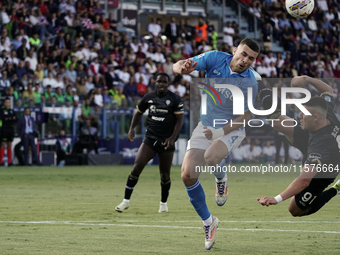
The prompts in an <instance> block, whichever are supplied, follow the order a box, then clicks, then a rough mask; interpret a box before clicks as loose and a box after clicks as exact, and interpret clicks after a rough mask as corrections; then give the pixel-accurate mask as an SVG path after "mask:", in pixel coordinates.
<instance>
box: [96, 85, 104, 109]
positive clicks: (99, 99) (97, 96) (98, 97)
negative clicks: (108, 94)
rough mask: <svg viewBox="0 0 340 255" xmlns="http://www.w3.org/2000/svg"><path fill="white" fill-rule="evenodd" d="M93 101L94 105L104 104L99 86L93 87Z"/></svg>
mask: <svg viewBox="0 0 340 255" xmlns="http://www.w3.org/2000/svg"><path fill="white" fill-rule="evenodd" d="M94 103H95V105H96V106H99V107H100V108H103V106H104V99H103V95H102V88H101V87H96V88H95V95H94Z"/></svg>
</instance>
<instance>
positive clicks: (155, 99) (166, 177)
mask: <svg viewBox="0 0 340 255" xmlns="http://www.w3.org/2000/svg"><path fill="white" fill-rule="evenodd" d="M169 82H170V77H169V75H167V74H166V73H159V74H158V75H157V77H156V91H153V92H150V93H148V94H145V95H144V97H143V98H142V100H141V101H140V102H139V104H138V105H137V112H136V113H135V115H134V116H133V118H132V123H131V126H130V130H129V133H128V139H129V140H130V141H133V139H134V136H135V131H134V129H135V127H136V126H137V125H138V123H139V122H140V120H141V118H142V117H143V113H144V112H145V111H146V110H147V109H149V114H148V118H147V131H146V134H145V139H144V140H143V143H142V145H141V146H140V147H139V150H138V153H137V156H136V159H135V163H134V166H133V168H132V171H131V173H130V175H129V177H128V179H127V183H126V187H125V196H124V200H123V202H122V203H120V204H119V205H118V206H117V207H116V208H115V210H116V211H117V212H123V211H124V210H126V209H128V208H129V205H130V197H131V194H132V191H133V189H134V187H135V185H136V184H137V182H138V178H139V175H140V174H141V173H142V171H143V169H144V167H145V166H146V164H147V163H148V162H149V161H150V160H151V159H152V158H153V157H154V156H155V155H156V153H158V159H159V171H160V176H161V202H160V206H159V211H158V212H160V213H162V212H168V206H167V199H168V196H169V190H170V185H171V181H170V168H171V164H172V158H173V155H174V151H175V145H174V144H175V142H176V140H177V138H178V134H179V132H180V131H181V128H182V125H183V112H184V110H183V101H182V99H181V98H180V97H179V96H178V95H176V94H174V93H172V92H171V91H169V90H168V86H169Z"/></svg>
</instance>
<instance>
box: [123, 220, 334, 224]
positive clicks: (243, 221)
mask: <svg viewBox="0 0 340 255" xmlns="http://www.w3.org/2000/svg"><path fill="white" fill-rule="evenodd" d="M117 222H140V223H143V222H144V223H157V222H164V223H172V222H173V223H176V222H182V223H188V222H202V221H199V220H173V221H172V220H117ZM220 222H226V223H288V224H291V223H293V224H313V223H314V224H324V223H329V224H340V221H289V220H288V221H261V220H260V221H256V220H249V221H247V220H220Z"/></svg>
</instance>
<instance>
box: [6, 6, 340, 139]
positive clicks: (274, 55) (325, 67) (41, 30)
mask: <svg viewBox="0 0 340 255" xmlns="http://www.w3.org/2000/svg"><path fill="white" fill-rule="evenodd" d="M240 2H243V4H244V5H245V6H246V8H247V10H248V14H249V15H250V16H251V15H253V16H256V17H257V19H258V20H259V22H258V24H257V26H258V28H259V29H260V31H261V36H260V41H259V43H260V44H261V47H262V51H261V54H260V55H259V56H258V58H257V59H256V61H255V63H254V65H253V68H254V69H255V70H256V71H257V72H258V73H260V74H261V75H262V77H264V78H265V77H270V78H277V79H278V82H275V86H278V87H279V88H280V87H281V86H289V82H282V81H279V78H287V79H290V78H291V77H294V76H297V75H309V76H312V77H317V78H324V79H327V82H328V84H329V85H331V86H332V87H333V90H334V94H335V95H336V107H337V109H339V107H340V100H339V86H340V84H339V82H338V80H337V79H335V78H340V63H339V50H340V48H339V39H340V38H339V37H340V33H339V30H340V6H339V4H338V3H337V1H336V0H328V1H326V0H318V1H315V2H316V7H315V9H314V11H313V13H312V14H311V15H310V17H309V18H308V19H294V18H292V17H291V16H289V15H287V12H286V10H285V7H284V1H278V0H262V1H249V0H242V1H240ZM221 3H222V1H218V0H215V1H213V4H214V5H215V6H216V5H217V6H219V5H221ZM0 8H1V14H0V25H1V30H0V31H1V35H0V69H1V74H0V75H1V77H0V92H1V97H2V98H4V97H10V98H12V99H13V105H14V107H19V108H20V107H25V106H29V107H72V106H73V107H74V108H75V109H76V118H77V121H78V122H80V123H82V122H84V121H85V120H86V119H90V120H91V121H92V124H93V125H98V122H99V117H98V116H99V115H98V113H100V112H101V110H102V109H120V108H124V109H126V108H134V107H135V105H136V104H137V103H138V100H139V99H140V98H141V97H142V96H143V95H144V94H145V93H148V92H150V91H153V90H155V74H156V73H157V72H166V73H168V74H169V75H170V77H171V85H170V87H169V90H171V91H173V92H175V93H177V94H179V95H180V96H181V97H183V99H184V100H185V102H186V109H187V110H188V109H189V105H190V104H189V97H190V89H189V85H190V81H191V80H192V78H196V77H204V72H193V73H192V74H191V75H183V76H181V75H174V73H173V71H172V65H173V64H174V63H175V62H176V61H178V60H181V59H186V58H189V57H192V56H195V55H198V54H201V53H204V52H206V51H210V50H220V51H224V52H228V53H232V52H233V50H234V48H235V47H236V46H237V45H238V43H239V41H240V40H241V39H243V38H242V36H241V34H240V26H239V24H237V22H235V21H234V22H226V24H223V25H224V27H223V33H222V34H221V32H220V33H218V31H216V30H217V29H215V27H214V25H213V24H212V23H211V22H210V20H209V18H203V17H198V18H197V19H192V17H190V19H189V18H188V17H187V18H186V17H181V16H173V17H171V18H170V22H169V23H166V24H162V21H161V19H159V18H156V16H155V17H151V18H150V19H149V21H148V24H145V25H146V29H145V30H146V33H144V34H142V35H141V36H140V37H136V36H131V35H129V34H127V33H124V32H119V31H118V30H117V27H118V26H119V20H117V17H115V16H114V14H113V13H110V14H108V13H104V11H103V9H102V8H101V6H100V4H99V2H98V1H95V0H78V1H76V0H48V1H45V0H31V1H30V0H16V1H1V2H0ZM275 45H278V46H279V47H281V48H280V49H283V50H280V51H275V47H274V46H275ZM290 96H291V97H299V96H300V95H290ZM337 112H340V111H337ZM292 115H294V109H292ZM71 118H72V114H58V115H57V114H49V116H48V119H49V120H50V121H52V123H57V125H56V126H58V127H59V129H60V128H64V129H65V130H66V132H67V133H70V132H71V131H70V130H71V124H70V123H71V122H70V119H71ZM67 120H68V121H67ZM53 125H54V124H53ZM127 126H128V125H127ZM98 128H99V130H100V127H98ZM122 128H123V129H124V128H126V127H125V126H123V127H122ZM59 129H56V130H55V132H54V133H58V131H59ZM52 130H53V129H52ZM52 132H53V131H52ZM264 144H265V142H264V141H263V146H264Z"/></svg>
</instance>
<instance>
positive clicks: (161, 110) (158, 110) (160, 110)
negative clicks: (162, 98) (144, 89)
mask: <svg viewBox="0 0 340 255" xmlns="http://www.w3.org/2000/svg"><path fill="white" fill-rule="evenodd" d="M156 112H164V113H168V110H164V109H156Z"/></svg>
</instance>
